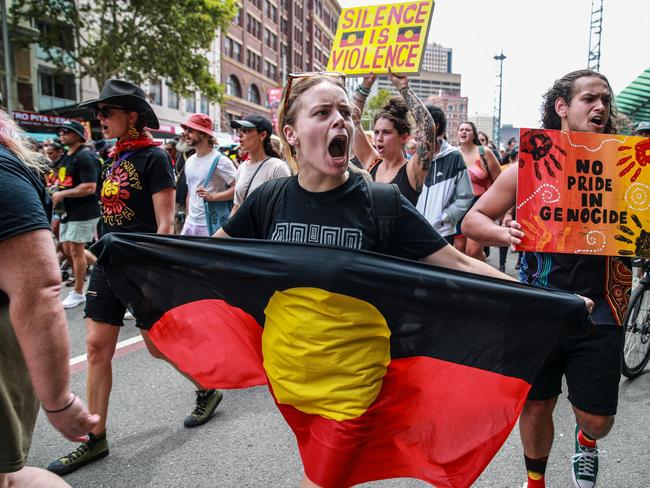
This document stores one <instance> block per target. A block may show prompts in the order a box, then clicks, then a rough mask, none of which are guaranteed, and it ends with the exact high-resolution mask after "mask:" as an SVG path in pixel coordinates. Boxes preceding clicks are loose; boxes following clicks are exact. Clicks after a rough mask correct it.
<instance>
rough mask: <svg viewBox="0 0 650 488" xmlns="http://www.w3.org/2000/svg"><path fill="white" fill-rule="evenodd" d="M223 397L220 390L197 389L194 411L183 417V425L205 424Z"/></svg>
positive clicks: (196, 425) (195, 425)
mask: <svg viewBox="0 0 650 488" xmlns="http://www.w3.org/2000/svg"><path fill="white" fill-rule="evenodd" d="M222 398H223V393H221V391H220V390H197V391H196V406H195V407H194V411H193V412H192V413H191V414H190V415H188V416H187V417H185V421H184V422H183V424H184V425H185V427H198V426H199V425H203V424H205V423H206V422H207V421H208V420H210V419H211V418H212V416H213V415H214V411H215V410H216V409H217V406H218V405H219V403H220V402H221V399H222Z"/></svg>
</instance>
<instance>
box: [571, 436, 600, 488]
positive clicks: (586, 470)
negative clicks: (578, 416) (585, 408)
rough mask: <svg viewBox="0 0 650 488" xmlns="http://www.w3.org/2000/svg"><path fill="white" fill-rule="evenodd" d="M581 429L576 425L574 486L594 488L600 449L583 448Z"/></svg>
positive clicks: (577, 487) (572, 459)
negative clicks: (579, 437) (579, 440)
mask: <svg viewBox="0 0 650 488" xmlns="http://www.w3.org/2000/svg"><path fill="white" fill-rule="evenodd" d="M579 430H580V427H578V426H577V425H576V433H575V449H576V453H575V454H574V455H573V456H572V457H571V462H572V463H573V470H572V471H571V474H572V475H573V486H575V488H594V486H596V477H597V476H598V448H596V447H587V446H583V445H582V444H580V443H579V442H578V432H579Z"/></svg>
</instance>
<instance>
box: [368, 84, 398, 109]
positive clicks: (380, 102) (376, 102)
mask: <svg viewBox="0 0 650 488" xmlns="http://www.w3.org/2000/svg"><path fill="white" fill-rule="evenodd" d="M392 96H393V94H392V93H391V92H390V90H387V89H386V88H380V89H379V90H377V94H376V95H375V96H374V97H372V98H371V99H370V100H368V110H370V111H372V112H373V113H374V112H377V111H378V110H380V109H381V108H382V107H383V106H384V105H386V104H387V103H388V100H390V99H391V97H392Z"/></svg>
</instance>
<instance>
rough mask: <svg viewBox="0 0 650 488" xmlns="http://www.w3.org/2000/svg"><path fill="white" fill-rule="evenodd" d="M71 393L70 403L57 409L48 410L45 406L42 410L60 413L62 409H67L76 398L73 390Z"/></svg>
mask: <svg viewBox="0 0 650 488" xmlns="http://www.w3.org/2000/svg"><path fill="white" fill-rule="evenodd" d="M71 393H72V400H70V403H68V404H67V405H66V406H65V407H63V408H59V409H58V410H48V409H47V408H45V407H43V411H45V413H60V412H63V411H64V410H67V409H69V408H70V407H71V406H72V404H73V403H74V401H75V400H76V399H77V395H76V394H75V392H74V391H73V392H71Z"/></svg>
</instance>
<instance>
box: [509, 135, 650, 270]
mask: <svg viewBox="0 0 650 488" xmlns="http://www.w3.org/2000/svg"><path fill="white" fill-rule="evenodd" d="M517 221H518V222H519V223H520V224H521V226H522V230H523V231H524V233H525V234H526V236H525V237H524V239H523V240H522V243H521V245H520V246H519V247H518V250H520V251H538V252H559V253H572V254H587V255H592V254H593V255H605V256H640V257H645V258H650V232H649V231H650V139H647V138H643V137H634V136H624V135H612V134H593V133H588V132H565V131H556V130H541V129H521V133H520V145H519V174H518V181H517Z"/></svg>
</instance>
